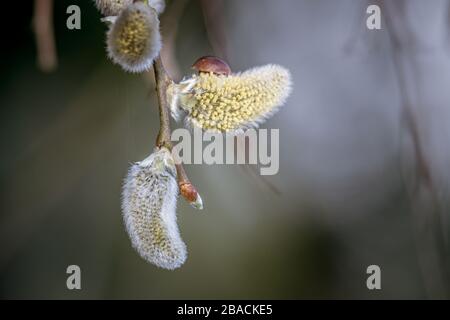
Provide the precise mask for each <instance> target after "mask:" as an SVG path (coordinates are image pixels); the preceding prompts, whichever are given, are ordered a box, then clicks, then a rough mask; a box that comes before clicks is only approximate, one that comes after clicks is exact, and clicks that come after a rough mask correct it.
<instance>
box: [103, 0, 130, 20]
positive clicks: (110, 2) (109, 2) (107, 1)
mask: <svg viewBox="0 0 450 320" xmlns="http://www.w3.org/2000/svg"><path fill="white" fill-rule="evenodd" d="M132 3H133V0H95V4H96V6H97V9H98V10H99V11H100V12H101V14H103V15H104V16H117V15H118V14H119V13H120V12H121V11H122V10H123V9H125V8H126V7H127V6H128V5H130V4H132Z"/></svg>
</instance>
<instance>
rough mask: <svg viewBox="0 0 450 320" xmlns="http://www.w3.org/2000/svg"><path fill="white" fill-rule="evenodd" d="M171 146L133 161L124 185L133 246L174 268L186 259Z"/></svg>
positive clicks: (153, 260) (150, 259)
mask: <svg viewBox="0 0 450 320" xmlns="http://www.w3.org/2000/svg"><path fill="white" fill-rule="evenodd" d="M176 174H177V173H176V168H175V164H174V160H173V158H172V155H171V153H170V151H169V150H167V149H166V148H161V149H159V150H156V151H155V152H154V153H152V154H151V155H150V156H149V157H147V158H146V159H145V160H143V161H141V162H137V163H135V164H133V165H132V166H131V168H130V170H129V173H128V176H127V178H126V180H125V183H124V186H123V198H122V211H123V218H124V222H125V225H126V228H127V231H128V234H129V236H130V239H131V242H132V244H133V247H134V248H135V249H136V250H137V252H138V253H139V254H140V255H141V257H142V258H144V259H145V260H147V261H148V262H150V263H152V264H154V265H156V266H158V267H161V268H164V269H169V270H173V269H176V268H178V267H180V266H181V265H182V264H183V263H184V262H185V260H186V257H187V251H186V245H185V244H184V242H183V240H182V239H181V236H180V232H179V230H178V225H177V217H176V201H177V197H178V184H177V181H176Z"/></svg>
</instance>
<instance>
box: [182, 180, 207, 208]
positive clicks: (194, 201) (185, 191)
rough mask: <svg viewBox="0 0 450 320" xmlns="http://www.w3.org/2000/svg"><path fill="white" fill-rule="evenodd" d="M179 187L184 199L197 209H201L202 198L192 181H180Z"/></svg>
mask: <svg viewBox="0 0 450 320" xmlns="http://www.w3.org/2000/svg"><path fill="white" fill-rule="evenodd" d="M179 187H180V193H181V195H182V196H183V198H185V199H186V201H187V202H189V204H190V205H191V206H193V207H194V208H196V209H199V210H202V209H203V201H202V198H201V197H200V195H199V194H198V192H197V190H196V189H195V187H194V186H193V185H192V183H190V182H181V183H180V184H179Z"/></svg>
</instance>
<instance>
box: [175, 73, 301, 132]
mask: <svg viewBox="0 0 450 320" xmlns="http://www.w3.org/2000/svg"><path fill="white" fill-rule="evenodd" d="M291 86H292V84H291V75H290V72H289V71H288V70H287V69H285V68H283V67H281V66H278V65H266V66H262V67H257V68H253V69H250V70H248V71H245V72H243V73H237V74H231V75H218V74H213V73H204V72H201V73H200V74H199V75H194V76H192V77H191V78H189V79H187V80H184V81H182V82H181V83H179V84H173V85H171V86H170V87H169V90H168V99H169V101H170V105H171V111H172V115H173V117H174V118H175V119H177V118H180V117H181V114H185V115H186V118H185V123H186V125H187V126H191V127H198V128H201V129H202V130H205V131H211V132H225V133H230V134H237V133H240V132H242V131H243V130H245V129H246V128H250V127H257V126H258V125H259V124H260V123H262V122H264V121H265V120H266V119H268V118H269V117H270V116H271V115H273V114H274V113H275V112H276V111H277V110H278V108H279V107H280V106H282V105H283V104H284V103H285V102H286V99H287V97H288V96H289V94H290V92H291Z"/></svg>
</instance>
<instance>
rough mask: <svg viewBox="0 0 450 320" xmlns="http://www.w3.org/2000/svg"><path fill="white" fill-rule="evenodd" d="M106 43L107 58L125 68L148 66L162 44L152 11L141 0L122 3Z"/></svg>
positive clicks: (137, 68) (132, 69)
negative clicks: (127, 4)
mask: <svg viewBox="0 0 450 320" xmlns="http://www.w3.org/2000/svg"><path fill="white" fill-rule="evenodd" d="M107 44H108V52H109V56H110V57H111V59H112V60H113V61H114V62H115V63H117V64H119V65H121V66H122V68H123V69H125V70H126V71H130V72H142V71H145V70H147V69H149V68H150V67H151V65H152V62H153V60H154V59H155V57H156V56H157V55H158V53H159V51H160V50H161V46H162V44H161V35H160V33H159V20H158V17H157V15H156V13H155V11H154V10H152V9H151V7H149V6H148V5H147V4H145V3H142V2H136V3H133V4H132V5H129V6H128V7H126V8H125V9H124V10H123V11H122V12H121V13H120V15H119V16H118V17H117V19H116V20H115V22H114V24H113V25H112V26H111V28H110V30H109V32H108V39H107Z"/></svg>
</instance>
